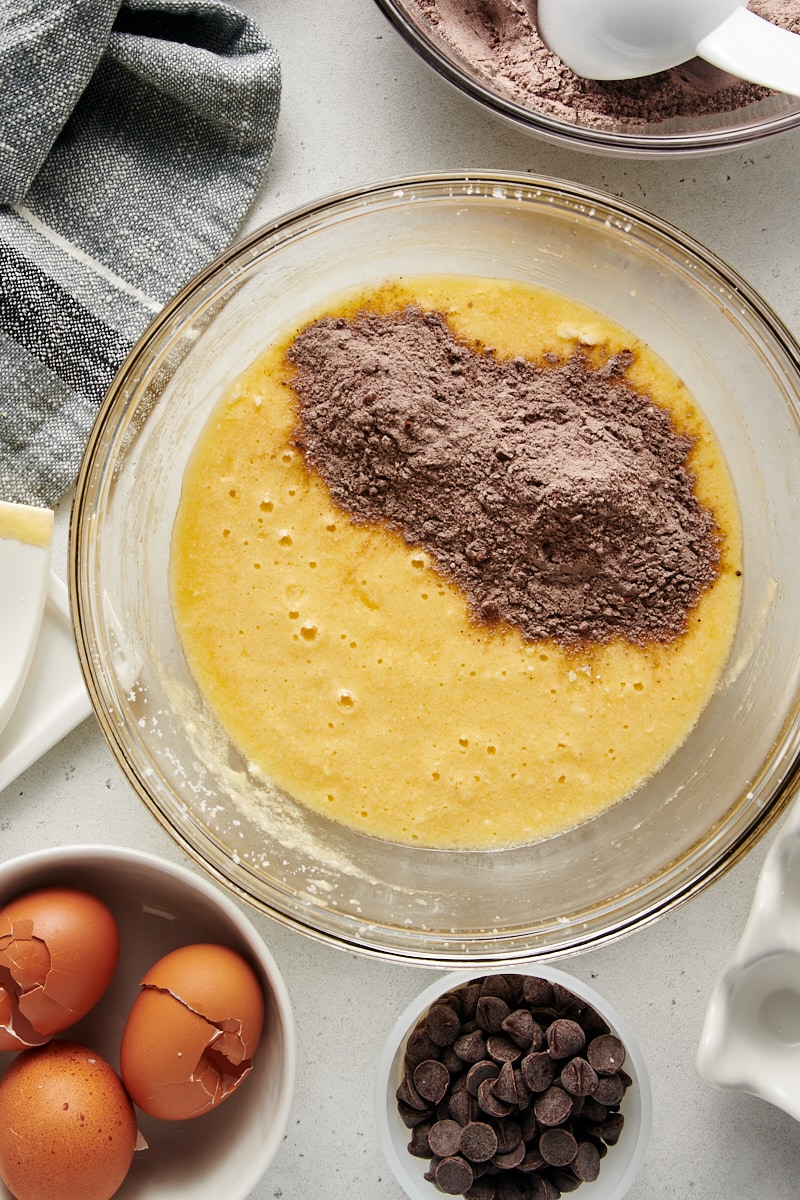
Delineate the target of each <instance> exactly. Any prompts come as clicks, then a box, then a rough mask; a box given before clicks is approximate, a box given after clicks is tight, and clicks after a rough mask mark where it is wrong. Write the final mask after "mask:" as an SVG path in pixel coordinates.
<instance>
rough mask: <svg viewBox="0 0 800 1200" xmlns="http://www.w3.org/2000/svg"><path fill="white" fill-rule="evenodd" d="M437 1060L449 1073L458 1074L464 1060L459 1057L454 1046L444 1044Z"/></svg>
mask: <svg viewBox="0 0 800 1200" xmlns="http://www.w3.org/2000/svg"><path fill="white" fill-rule="evenodd" d="M439 1062H440V1063H442V1064H443V1065H444V1066H445V1067H447V1070H448V1071H449V1072H450V1074H451V1075H458V1073H459V1071H460V1070H461V1068H462V1067H463V1066H464V1060H463V1059H462V1058H460V1057H459V1056H458V1055H457V1054H456V1052H455V1048H454V1046H445V1047H444V1049H443V1050H442V1053H441V1055H440V1056H439Z"/></svg>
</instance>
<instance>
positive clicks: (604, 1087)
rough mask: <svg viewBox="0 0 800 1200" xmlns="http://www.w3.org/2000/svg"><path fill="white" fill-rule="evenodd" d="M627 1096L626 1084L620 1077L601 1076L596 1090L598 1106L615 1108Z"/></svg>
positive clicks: (595, 1095)
mask: <svg viewBox="0 0 800 1200" xmlns="http://www.w3.org/2000/svg"><path fill="white" fill-rule="evenodd" d="M624 1095H625V1084H624V1083H623V1082H622V1080H621V1079H620V1077H619V1075H601V1076H600V1077H599V1078H598V1081H597V1087H596V1088H595V1090H594V1098H595V1100H596V1101H597V1102H598V1104H605V1105H607V1107H608V1108H613V1107H614V1106H615V1105H616V1104H619V1102H620V1101H621V1100H622V1097H623V1096H624Z"/></svg>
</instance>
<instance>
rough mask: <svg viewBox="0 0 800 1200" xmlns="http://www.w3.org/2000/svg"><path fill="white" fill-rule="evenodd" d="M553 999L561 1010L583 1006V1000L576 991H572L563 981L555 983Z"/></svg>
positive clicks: (565, 1010)
mask: <svg viewBox="0 0 800 1200" xmlns="http://www.w3.org/2000/svg"><path fill="white" fill-rule="evenodd" d="M553 999H554V1001H555V1005H556V1008H558V1009H560V1011H561V1012H567V1011H568V1010H570V1009H573V1010H574V1009H579V1008H581V1001H580V1000H579V999H578V997H577V996H576V995H575V993H574V992H571V991H570V989H569V988H565V987H564V985H563V984H561V983H554V984H553Z"/></svg>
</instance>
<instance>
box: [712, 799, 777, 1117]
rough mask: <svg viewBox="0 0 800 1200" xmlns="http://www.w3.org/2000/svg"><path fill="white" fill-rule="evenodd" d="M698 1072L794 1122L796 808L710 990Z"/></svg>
mask: <svg viewBox="0 0 800 1200" xmlns="http://www.w3.org/2000/svg"><path fill="white" fill-rule="evenodd" d="M697 1070H698V1072H699V1074H700V1076H701V1077H702V1078H703V1079H705V1080H706V1082H708V1083H711V1084H714V1085H715V1086H717V1087H720V1088H732V1089H736V1090H739V1091H744V1092H750V1093H751V1094H752V1095H754V1096H759V1097H761V1098H762V1099H763V1100H768V1101H769V1102H770V1103H771V1104H774V1105H776V1106H777V1107H778V1108H782V1109H784V1110H785V1111H786V1112H787V1113H789V1115H790V1116H792V1117H794V1118H795V1120H797V1121H800V806H798V805H797V803H795V804H794V806H793V807H792V809H791V810H790V812H789V816H788V818H787V820H786V824H785V825H784V826H783V827H782V828H781V831H780V833H779V834H778V836H777V838H776V839H775V841H774V842H773V844H772V846H771V847H770V850H769V853H768V855H767V857H766V859H765V861H764V866H763V867H762V870H761V874H760V876H759V880H758V885H757V887H756V891H755V896H754V898H753V904H752V908H751V910H750V915H749V917H748V920H747V923H746V925H745V928H744V931H743V933H742V936H741V939H740V941H739V944H738V946H737V948H736V950H735V952H734V954H733V956H732V958H731V960H730V962H729V963H728V965H727V966H726V968H725V970H724V971H723V973H722V975H721V976H720V978H719V980H718V982H717V984H716V986H715V988H714V990H713V992H712V994H711V999H710V1002H709V1005H708V1009H707V1012H706V1017H705V1022H704V1025H703V1031H702V1034H701V1039H700V1045H699V1049H698V1053H697Z"/></svg>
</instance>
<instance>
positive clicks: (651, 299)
mask: <svg viewBox="0 0 800 1200" xmlns="http://www.w3.org/2000/svg"><path fill="white" fill-rule="evenodd" d="M799 363H800V349H798V347H797V345H796V343H795V342H794V340H793V339H792V337H791V335H790V334H789V333H788V332H787V331H786V330H785V329H784V327H783V326H782V324H781V322H780V321H779V319H778V318H777V317H776V316H775V314H774V313H772V312H771V311H770V309H769V307H768V306H767V305H766V304H765V303H764V301H763V300H762V299H761V298H760V297H759V296H757V295H756V294H755V293H754V292H753V291H752V289H750V288H749V287H748V285H747V283H746V282H745V281H744V280H742V279H741V278H740V277H739V276H738V275H736V273H735V272H734V271H732V270H731V269H730V268H729V267H727V266H726V265H725V264H724V263H722V262H720V261H719V260H718V259H716V258H715V257H714V256H713V255H711V254H710V253H709V252H708V251H707V250H705V249H704V248H703V247H702V246H699V245H698V244H697V243H695V242H693V241H692V240H691V239H690V238H688V237H687V236H686V235H684V234H682V233H681V232H680V231H678V230H676V229H674V228H673V227H671V226H669V225H667V224H665V223H664V222H663V221H661V220H660V219H658V218H656V217H654V216H652V215H650V214H648V213H646V212H644V211H642V210H641V209H637V208H635V207H632V206H630V205H627V204H623V203H621V202H620V201H619V200H617V199H615V198H614V197H611V196H607V195H604V194H603V193H601V192H595V191H590V190H587V189H585V188H582V187H580V186H578V185H576V184H573V183H568V182H564V181H560V180H552V179H544V178H535V177H532V176H527V175H526V176H517V175H511V174H492V175H486V174H480V173H469V172H464V173H460V174H454V175H442V176H439V175H435V176H424V177H422V178H404V179H397V180H390V181H386V182H379V183H376V184H374V185H372V186H369V187H365V188H362V189H359V190H357V191H353V192H348V193H345V194H342V195H336V196H331V197H328V198H325V199H323V200H320V201H319V202H318V203H316V204H314V205H311V206H309V207H308V208H304V209H301V210H299V211H296V212H293V213H290V214H288V215H287V216H285V217H284V218H281V219H280V220H277V221H275V222H274V223H273V224H271V225H269V226H267V227H265V228H264V229H262V230H259V231H258V232H256V233H254V234H253V235H251V236H250V237H249V238H248V239H245V240H244V241H243V242H241V243H240V244H237V245H236V246H234V247H232V248H231V249H230V250H229V251H228V252H227V253H226V254H225V255H224V256H223V257H222V258H220V259H219V260H218V261H217V262H216V263H214V264H213V265H212V266H211V267H210V268H209V269H208V270H207V271H205V272H203V273H202V274H201V275H199V276H198V277H197V278H196V279H195V280H193V281H192V283H190V284H189V285H188V287H187V288H186V289H185V290H184V291H183V292H182V293H181V294H180V295H178V296H177V297H176V298H175V299H174V300H173V301H172V303H171V304H169V305H167V306H166V308H165V309H164V311H163V312H162V313H161V314H160V315H159V316H158V317H157V318H156V320H155V321H154V322H153V324H152V325H151V326H150V328H149V329H148V331H147V332H146V334H145V335H144V336H143V338H142V339H141V341H140V342H139V343H138V345H137V346H136V347H135V348H134V350H133V351H132V353H131V355H130V357H129V359H128V360H127V362H126V364H125V365H124V367H123V369H122V371H121V372H120V374H119V376H118V378H117V380H116V381H115V382H114V384H113V385H112V388H111V390H110V391H109V394H108V396H107V398H106V400H105V402H104V404H103V407H102V409H101V411H100V414H99V417H98V420H97V423H96V425H95V428H94V430H93V433H92V436H91V439H90V442H89V446H88V448H87V453H86V456H85V458H84V462H83V466H82V470H81V474H80V479H79V482H78V487H77V494H76V500H75V507H74V515H73V527H72V545H71V581H70V582H71V588H72V605H73V615H74V622H75V628H76V635H77V643H78V646H79V652H80V655H81V659H82V664H83V668H84V673H85V676H86V680H87V684H88V688H89V692H90V695H91V697H92V702H93V705H94V708H95V711H96V714H97V717H98V719H99V721H100V724H101V727H102V729H103V731H104V733H105V735H106V737H107V739H108V742H109V745H110V747H111V749H112V751H113V753H114V755H115V756H116V758H117V760H118V761H119V763H120V766H121V767H122V769H123V770H124V771H125V773H126V775H127V776H128V778H129V780H130V782H131V784H132V785H133V788H134V790H135V792H136V793H137V794H138V796H139V797H140V798H141V800H142V801H143V802H144V803H145V804H146V805H147V806H148V808H149V809H150V810H151V812H152V813H153V815H154V816H155V817H156V819H157V820H158V821H160V822H161V824H162V825H163V826H164V828H165V829H166V830H168V831H169V833H170V834H171V835H172V836H173V837H174V838H175V839H176V840H177V841H178V843H179V844H180V845H181V846H182V847H183V848H184V850H186V851H187V852H188V853H189V854H190V855H192V856H193V857H194V858H195V859H196V861H197V862H198V863H200V864H202V866H203V867H205V869H206V870H207V871H208V872H209V873H210V874H211V876H212V877H213V878H214V879H215V880H217V882H219V883H222V884H224V885H225V886H227V887H228V888H230V889H231V890H232V891H233V892H234V893H235V894H236V895H237V896H239V897H241V898H243V899H245V900H247V901H249V902H250V903H251V904H253V905H255V906H256V907H257V908H259V909H260V910H262V911H264V912H267V913H269V914H271V915H272V916H274V917H276V918H277V919H279V920H281V921H283V922H284V923H286V924H287V925H289V926H292V927H294V928H297V929H299V930H301V931H303V932H306V933H309V934H311V935H312V936H314V937H318V938H321V939H323V940H325V941H328V942H330V943H332V944H335V945H339V946H342V947H345V948H347V949H349V950H355V951H358V952H361V953H365V954H370V955H375V956H384V957H388V958H393V959H395V960H399V961H407V962H411V963H421V964H426V965H442V966H450V967H452V966H468V967H470V968H475V967H476V966H480V967H487V968H491V967H496V966H500V965H506V966H508V965H509V964H512V963H513V962H514V961H530V960H532V959H537V960H541V959H544V958H547V957H555V956H557V955H560V954H563V953H564V952H566V951H575V950H579V949H584V948H588V947H590V946H593V945H596V944H598V943H601V942H603V941H606V940H608V939H612V938H616V937H619V936H622V935H623V934H626V933H628V932H630V931H631V930H633V929H635V928H637V927H638V926H640V925H641V924H643V923H645V922H649V921H651V920H653V919H655V918H656V917H658V916H659V915H660V914H662V913H664V912H666V911H668V910H669V909H670V908H672V907H673V906H675V905H676V904H678V903H680V902H682V901H683V900H685V899H686V898H688V897H690V896H692V895H693V894H695V893H696V892H697V891H698V890H700V889H701V888H703V887H705V886H707V885H708V884H710V883H712V882H713V881H714V880H715V879H716V878H717V877H718V876H719V875H720V874H721V873H722V872H724V871H725V870H726V869H727V868H728V867H729V866H730V865H731V864H732V863H733V862H735V861H736V860H737V858H738V857H739V856H740V855H742V854H743V853H745V852H746V851H747V849H748V848H749V847H750V846H751V845H753V844H754V842H755V841H756V840H757V839H758V838H759V837H760V836H761V835H762V833H763V832H764V830H765V829H767V828H768V827H769V826H770V824H771V823H772V821H773V820H774V819H775V818H776V817H777V815H778V814H779V813H780V812H781V811H782V810H783V808H784V807H785V805H786V804H787V803H788V801H789V800H790V799H791V797H792V795H793V794H794V792H795V790H796V784H797V762H798V754H799V753H800V623H798V621H797V619H796V615H797V612H798V611H800V575H799V574H798V572H797V568H796V547H797V545H798V543H800V496H799V495H798V493H797V489H796V487H795V486H794V480H795V478H796V464H797V462H798V460H799V459H800V406H799V405H798V396H800V368H799V367H798V364H799ZM132 531H134V533H135V536H132Z"/></svg>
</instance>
